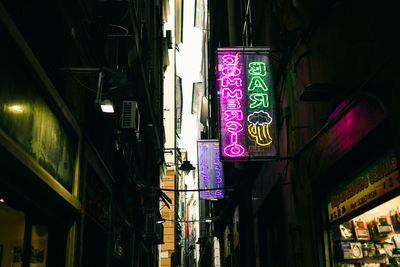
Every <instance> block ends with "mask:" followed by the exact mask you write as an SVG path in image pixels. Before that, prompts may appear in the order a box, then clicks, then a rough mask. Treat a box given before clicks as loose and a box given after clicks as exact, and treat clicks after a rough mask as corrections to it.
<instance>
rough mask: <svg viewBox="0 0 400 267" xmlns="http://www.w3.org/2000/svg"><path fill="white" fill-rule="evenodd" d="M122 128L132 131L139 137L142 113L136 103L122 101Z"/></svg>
mask: <svg viewBox="0 0 400 267" xmlns="http://www.w3.org/2000/svg"><path fill="white" fill-rule="evenodd" d="M121 128H122V129H132V130H133V131H134V132H135V133H136V135H137V137H139V130H140V113H139V108H138V105H137V102H136V101H128V100H124V101H122V116H121Z"/></svg>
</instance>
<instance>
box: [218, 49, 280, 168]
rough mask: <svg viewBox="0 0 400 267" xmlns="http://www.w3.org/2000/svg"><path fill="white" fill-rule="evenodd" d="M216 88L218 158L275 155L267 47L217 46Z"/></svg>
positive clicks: (270, 71)
mask: <svg viewBox="0 0 400 267" xmlns="http://www.w3.org/2000/svg"><path fill="white" fill-rule="evenodd" d="M217 90H218V102H219V104H218V106H219V133H220V144H221V160H225V161H229V160H232V161H234V160H257V159H260V160H262V159H266V158H272V157H277V156H278V155H277V151H278V138H277V128H276V120H275V99H274V88H273V80H272V69H271V65H270V58H269V49H268V48H253V47H246V48H244V47H240V48H219V49H218V50H217Z"/></svg>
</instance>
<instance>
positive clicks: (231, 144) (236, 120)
mask: <svg viewBox="0 0 400 267" xmlns="http://www.w3.org/2000/svg"><path fill="white" fill-rule="evenodd" d="M239 63H240V62H239V56H238V55H224V56H222V71H221V72H220V77H219V78H220V86H221V88H222V90H221V96H220V97H221V98H222V99H221V101H224V102H225V103H226V109H225V110H224V112H223V121H224V128H225V133H226V134H227V135H229V139H228V143H227V144H222V146H223V147H222V151H223V154H224V156H227V157H240V156H242V155H243V154H244V152H245V149H244V147H243V146H242V145H241V144H239V141H240V136H241V135H242V134H243V133H242V131H243V112H242V110H241V106H242V105H241V100H242V98H243V88H242V78H241V76H240V74H241V69H240V64H239Z"/></svg>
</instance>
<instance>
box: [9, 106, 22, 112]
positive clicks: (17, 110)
mask: <svg viewBox="0 0 400 267" xmlns="http://www.w3.org/2000/svg"><path fill="white" fill-rule="evenodd" d="M10 110H11V111H13V112H16V113H20V112H22V107H21V106H20V105H12V106H11V107H10Z"/></svg>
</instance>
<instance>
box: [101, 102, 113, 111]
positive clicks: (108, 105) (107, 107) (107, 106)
mask: <svg viewBox="0 0 400 267" xmlns="http://www.w3.org/2000/svg"><path fill="white" fill-rule="evenodd" d="M100 108H101V111H103V112H104V113H114V106H113V103H112V102H111V100H110V99H105V100H102V101H100Z"/></svg>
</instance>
